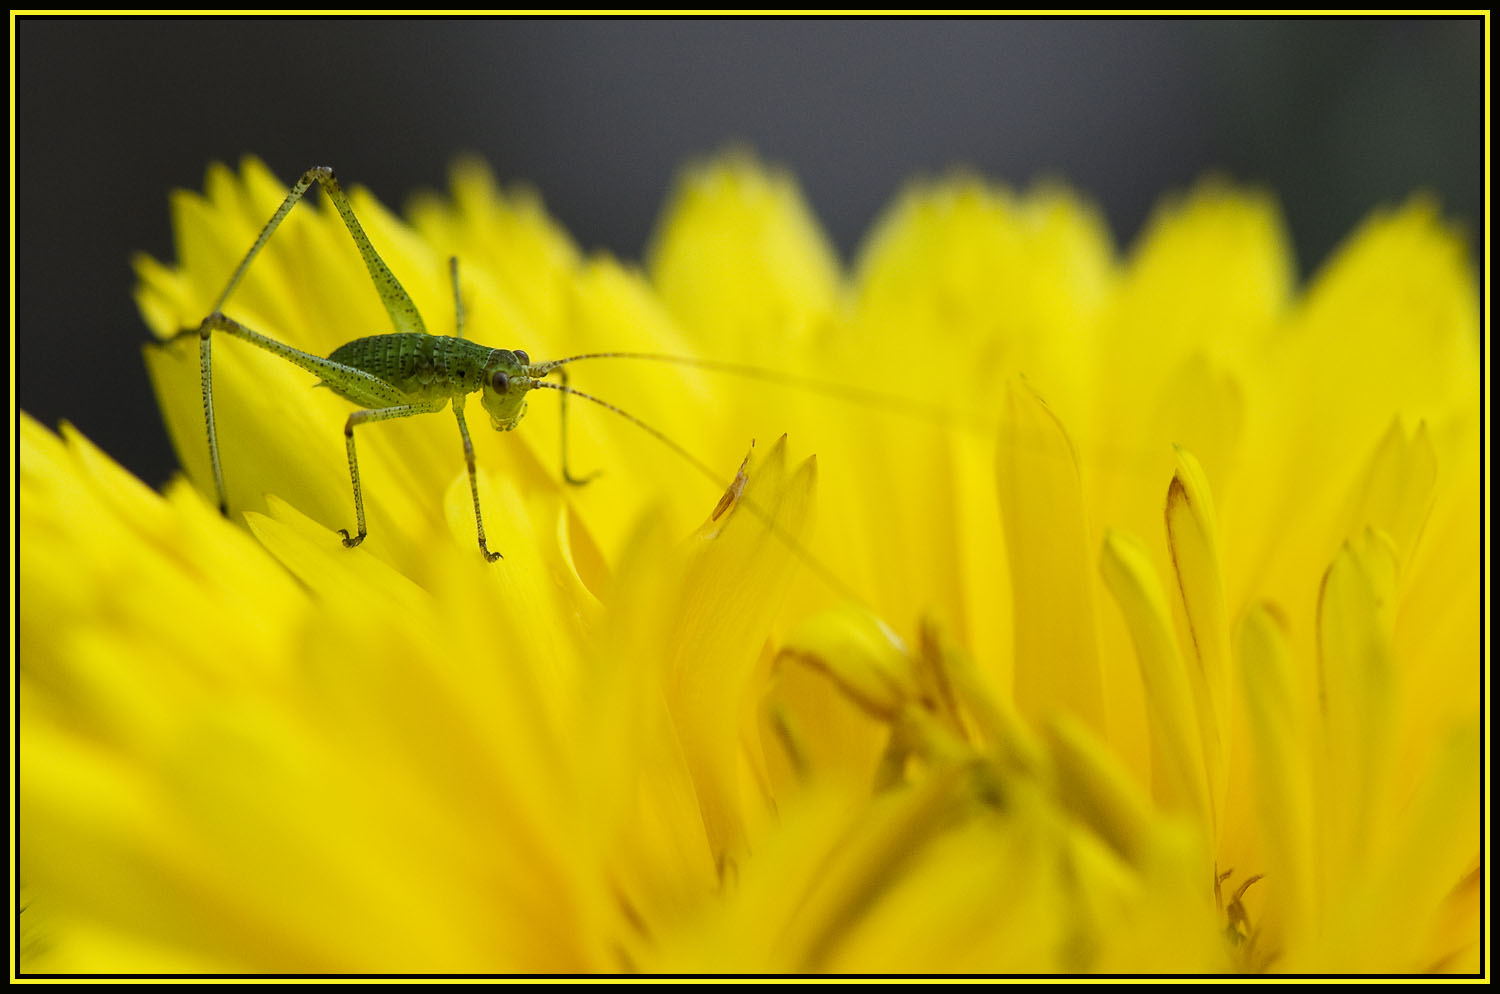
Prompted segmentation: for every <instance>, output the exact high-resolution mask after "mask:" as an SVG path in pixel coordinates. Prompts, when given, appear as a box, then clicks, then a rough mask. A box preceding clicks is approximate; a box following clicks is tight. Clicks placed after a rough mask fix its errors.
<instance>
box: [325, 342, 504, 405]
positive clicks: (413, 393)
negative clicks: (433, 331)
mask: <svg viewBox="0 0 1500 994" xmlns="http://www.w3.org/2000/svg"><path fill="white" fill-rule="evenodd" d="M493 351H494V349H491V348H489V347H488V346H484V345H479V344H477V343H475V342H471V341H468V340H466V339H462V338H452V337H449V336H446V335H419V334H393V335H372V336H370V337H368V338H356V339H355V340H354V341H352V342H349V343H347V344H345V345H340V346H339V347H338V348H337V349H335V350H334V351H333V354H332V355H330V356H329V357H328V358H330V359H332V360H333V361H334V362H338V363H343V364H344V365H346V366H353V367H354V368H356V369H360V370H363V371H364V372H366V373H369V374H370V375H372V376H375V377H378V378H380V379H381V380H384V381H385V382H386V383H389V384H390V385H391V386H393V387H395V388H396V389H398V390H400V391H401V392H402V393H404V394H407V395H408V396H410V397H411V398H412V399H413V400H425V401H437V400H442V399H445V398H448V397H453V396H456V395H459V394H468V393H473V392H474V391H476V390H478V389H479V387H480V383H481V380H482V379H483V376H484V364H485V361H486V359H488V358H489V355H490V353H491V352H493ZM330 386H333V388H334V389H335V390H336V391H337V390H338V387H337V386H336V385H334V384H330Z"/></svg>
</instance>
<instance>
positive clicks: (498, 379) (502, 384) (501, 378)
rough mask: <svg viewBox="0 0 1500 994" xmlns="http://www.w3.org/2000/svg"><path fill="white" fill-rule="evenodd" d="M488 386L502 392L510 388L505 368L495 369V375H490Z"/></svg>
mask: <svg viewBox="0 0 1500 994" xmlns="http://www.w3.org/2000/svg"><path fill="white" fill-rule="evenodd" d="M490 386H492V387H494V388H495V392H496V393H504V392H505V391H507V390H509V389H510V377H509V376H506V375H505V370H503V369H497V370H495V375H493V376H491V377H490Z"/></svg>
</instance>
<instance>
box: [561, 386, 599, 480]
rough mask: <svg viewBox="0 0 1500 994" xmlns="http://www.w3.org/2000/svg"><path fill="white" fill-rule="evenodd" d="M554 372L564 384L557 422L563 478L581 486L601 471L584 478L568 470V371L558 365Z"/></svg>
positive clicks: (595, 471)
mask: <svg viewBox="0 0 1500 994" xmlns="http://www.w3.org/2000/svg"><path fill="white" fill-rule="evenodd" d="M552 372H554V373H556V374H557V378H558V379H559V380H561V381H562V385H563V390H562V397H561V398H560V399H559V401H558V403H559V408H560V409H559V412H558V423H557V434H558V438H559V439H560V440H561V442H562V475H563V480H565V481H566V482H568V483H571V484H572V485H573V486H575V487H581V486H583V485H584V484H586V483H588V482H589V481H590V480H592V479H594V478H595V477H596V476H598V475H599V472H600V471H599V470H597V469H596V470H594V471H593V472H592V473H590V474H589V475H588V476H585V477H583V478H582V479H579V478H577V477H575V476H574V475H573V474H572V473H571V472H569V471H568V371H567V370H566V369H564V368H563V367H561V366H558V367H557V368H556V369H554V370H552Z"/></svg>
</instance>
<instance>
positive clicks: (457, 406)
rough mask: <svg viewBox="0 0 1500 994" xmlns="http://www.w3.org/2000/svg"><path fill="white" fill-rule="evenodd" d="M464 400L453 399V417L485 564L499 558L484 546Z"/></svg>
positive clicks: (477, 487)
mask: <svg viewBox="0 0 1500 994" xmlns="http://www.w3.org/2000/svg"><path fill="white" fill-rule="evenodd" d="M465 399H466V398H464V397H462V396H459V397H454V398H453V416H454V417H456V418H458V433H459V434H460V435H462V436H463V440H464V464H465V465H467V466H468V467H469V493H471V494H472V495H473V496H474V525H475V527H476V528H478V529H479V551H480V552H481V553H483V554H484V558H485V560H486V561H487V562H494V561H495V560H496V559H499V558H500V553H498V552H491V551H490V547H489V546H488V545H487V544H485V539H484V518H483V516H481V515H480V513H479V480H478V478H477V477H476V476H475V474H474V443H473V442H472V441H470V440H469V426H468V424H467V423H466V422H465V421H464V401H465Z"/></svg>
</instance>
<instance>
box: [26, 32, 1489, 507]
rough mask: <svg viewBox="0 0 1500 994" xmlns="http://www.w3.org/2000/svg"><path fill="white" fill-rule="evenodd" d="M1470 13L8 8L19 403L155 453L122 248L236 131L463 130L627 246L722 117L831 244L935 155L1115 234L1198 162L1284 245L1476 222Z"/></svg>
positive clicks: (400, 152)
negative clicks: (233, 16) (11, 19)
mask: <svg viewBox="0 0 1500 994" xmlns="http://www.w3.org/2000/svg"><path fill="white" fill-rule="evenodd" d="M1483 44H1484V42H1483V34H1482V31H1481V23H1480V22H1479V21H1478V20H1477V19H1468V20H1447V21H1420V20H1401V21H1374V20H1339V21H1317V20H1297V21H1277V20H1262V21H1238V20H1200V21H1171V20H1106V21H1100V20H1063V21H1058V20H1019V21H1011V20H1000V21H951V20H950V21H775V20H751V21H739V20H736V21H710V22H703V21H688V22H678V21H561V22H558V21H454V20H435V21H384V20H364V21H327V20H297V21H291V22H288V21H278V20H250V21H244V20H234V21H231V20H217V21H202V20H187V19H178V20H165V21H162V20H119V21H101V20H42V19H29V18H28V19H21V20H20V21H19V22H18V23H17V26H16V36H15V46H16V56H15V72H16V84H15V104H16V139H15V142H16V144H15V162H16V259H15V265H16V325H17V326H16V328H15V334H16V337H17V340H18V343H17V355H18V362H19V369H18V377H17V379H18V382H19V391H20V403H21V406H22V407H23V408H24V409H25V410H27V411H29V412H31V413H32V414H34V415H36V416H38V417H39V418H41V419H42V420H43V421H44V422H46V423H48V424H53V425H55V424H56V422H57V421H58V420H59V419H63V418H66V419H68V420H70V421H72V422H73V423H75V424H76V425H78V426H79V427H80V428H81V429H82V430H83V431H84V432H85V433H87V434H88V435H89V436H90V437H92V438H93V439H94V440H95V441H96V442H98V443H99V444H100V445H102V446H103V447H104V448H105V449H106V450H107V451H108V452H110V453H111V454H112V455H114V456H115V457H116V458H118V459H120V460H121V461H123V462H124V463H125V464H126V465H128V466H130V467H131V468H132V469H134V470H135V471H136V472H138V473H139V474H141V476H142V477H143V478H144V479H145V480H146V481H147V482H148V483H151V484H153V485H159V484H161V483H162V482H164V481H165V480H166V478H167V477H168V475H169V474H170V473H171V471H172V470H173V468H174V467H175V465H176V461H175V458H174V457H173V455H172V453H171V450H170V448H169V446H168V444H167V441H166V436H165V432H164V430H163V429H162V427H161V424H160V420H159V418H158V416H157V413H156V406H155V402H154V400H153V398H152V396H151V392H150V387H149V385H148V383H147V380H146V376H145V372H144V368H143V366H142V363H141V359H140V352H139V349H140V345H141V343H143V342H144V341H145V340H146V338H147V333H146V330H145V328H144V327H143V325H142V324H141V321H140V319H139V317H138V316H137V314H136V311H135V305H134V303H133V302H132V300H131V293H130V291H131V284H132V274H131V271H130V268H129V264H128V260H129V257H130V254H131V253H132V252H134V251H136V250H142V249H144V250H146V251H149V252H150V253H152V254H153V255H156V256H157V257H158V258H163V259H167V258H170V252H171V240H170V231H169V228H168V216H167V205H166V204H167V202H166V197H167V192H168V190H170V189H171V188H173V187H177V186H185V187H193V188H197V187H199V186H200V185H201V183H202V180H203V172H204V167H205V165H206V164H207V163H208V162H209V161H211V160H215V159H218V160H227V161H230V162H237V161H238V160H239V158H240V157H241V155H243V154H244V153H247V152H253V153H255V154H258V155H260V156H261V157H263V158H264V159H266V161H267V162H268V163H269V164H270V165H271V167H272V168H273V169H274V170H276V172H277V173H278V175H280V176H282V177H283V178H285V179H287V180H288V181H290V180H291V178H293V177H295V176H296V175H297V174H298V173H300V172H301V170H303V169H305V168H306V167H307V166H309V165H313V164H323V163H327V164H330V165H333V166H335V167H337V168H338V169H339V171H340V174H341V175H342V176H343V177H344V178H345V180H346V181H349V182H351V183H359V184H364V185H367V186H369V187H371V188H372V189H373V190H374V191H375V192H376V193H377V194H378V195H379V196H380V197H381V198H382V199H383V200H385V201H386V202H387V203H388V204H391V205H392V206H398V207H399V206H400V205H401V204H403V203H404V201H405V200H406V198H407V197H408V196H409V195H410V194H411V193H413V192H414V191H416V190H417V189H419V188H422V187H427V188H434V187H440V186H441V185H442V184H443V183H444V182H445V181H446V176H447V169H448V166H449V164H450V162H451V161H452V159H453V157H454V156H455V155H456V154H457V153H459V152H462V151H474V152H478V153H480V154H482V155H483V156H485V157H486V158H487V159H488V160H489V161H490V162H491V163H492V164H493V165H494V167H495V168H496V170H497V171H498V173H499V175H500V176H501V178H502V179H503V180H507V181H508V180H513V179H524V180H527V181H529V182H531V183H532V184H533V185H534V186H536V187H537V188H538V189H540V190H541V192H542V194H543V196H544V198H545V200H546V202H547V204H548V206H549V207H550V209H551V210H552V212H553V213H554V214H555V215H556V216H557V217H558V218H560V219H561V221H562V222H563V223H564V224H565V225H566V226H567V227H568V229H569V230H570V231H572V233H573V235H574V236H575V238H576V239H577V240H578V241H579V242H580V243H581V244H582V245H583V246H584V247H585V248H594V247H604V248H608V249H611V250H613V251H614V252H616V253H617V254H619V255H622V256H625V257H637V256H638V255H639V254H640V252H641V249H642V246H643V244H644V242H645V239H646V237H647V235H648V233H649V231H650V228H651V224H652V222H653V219H654V218H655V216H656V212H657V210H658V208H659V207H660V205H661V203H662V199H663V197H664V195H665V194H666V192H667V190H668V187H669V185H670V183H671V181H672V179H673V177H674V174H675V172H676V170H677V169H678V167H679V166H680V165H681V164H682V162H683V161H684V159H685V158H687V157H689V156H692V155H695V154H700V153H704V152H709V151H713V150H715V149H718V148H720V147H722V146H723V145H724V144H726V142H728V141H731V140H741V141H745V142H748V143H750V144H751V145H752V146H753V147H754V148H756V149H757V150H758V151H759V152H760V154H761V155H762V156H763V157H765V158H766V159H768V160H771V161H774V162H778V163H781V164H784V165H787V166H789V167H791V168H792V169H793V170H794V171H795V172H796V174H797V175H798V176H799V177H800V179H801V181H802V184H803V187H804V189H805V191H806V193H807V196H808V199H809V201H810V203H811V204H812V206H813V208H814V209H815V210H816V212H817V213H818V215H819V216H820V218H821V219H822V221H823V223H824V224H825V225H826V226H827V228H828V230H829V231H830V232H831V233H832V235H833V237H834V239H835V240H836V242H837V244H838V245H839V247H840V249H841V250H842V251H843V253H844V255H845V258H846V259H847V258H848V256H849V254H850V252H851V251H852V250H853V249H854V247H855V246H857V244H858V240H859V238H860V236H861V234H862V232H864V231H865V229H866V228H867V226H868V225H869V224H870V223H871V221H872V220H873V219H874V217H875V216H876V215H877V213H878V212H879V211H880V209H881V208H882V207H883V206H884V205H885V204H886V203H887V202H888V201H889V200H890V199H891V197H892V196H893V195H894V194H895V193H896V191H897V190H898V189H899V188H900V186H901V184H902V183H903V181H904V180H906V179H908V178H910V177H912V176H913V175H915V174H920V173H924V172H926V173H932V172H936V171H941V170H944V169H945V168H947V167H950V166H953V165H960V164H962V165H968V166H970V167H974V168H977V169H978V170H980V171H981V172H983V173H984V174H985V175H987V176H990V177H992V178H995V179H998V180H1002V181H1006V182H1009V183H1012V184H1025V183H1027V182H1028V181H1030V180H1031V179H1032V178H1034V177H1036V176H1038V175H1040V174H1049V175H1056V176H1061V177H1063V178H1064V179H1066V180H1068V181H1069V182H1071V183H1072V184H1073V185H1074V186H1076V187H1077V188H1078V189H1079V190H1081V191H1082V192H1084V193H1085V194H1087V195H1089V196H1091V197H1093V198H1095V199H1096V200H1097V201H1098V202H1099V203H1100V204H1101V205H1102V206H1103V208H1104V209H1105V211H1106V213H1107V215H1108V217H1109V219H1110V223H1111V226H1112V228H1113V230H1114V232H1115V236H1116V238H1117V239H1119V240H1120V242H1121V243H1122V244H1128V243H1129V240H1130V239H1131V238H1133V236H1134V235H1135V233H1136V232H1137V230H1138V228H1139V227H1140V225H1141V223H1142V221H1143V220H1144V219H1145V218H1146V216H1147V212H1148V211H1149V210H1150V207H1151V205H1152V204H1153V202H1155V201H1156V199H1157V198H1158V197H1159V196H1160V195H1161V194H1162V193H1164V192H1167V191H1169V190H1172V189H1180V188H1182V187H1183V186H1185V185H1187V184H1189V183H1190V182H1192V181H1193V180H1194V179H1195V178H1196V177H1198V176H1199V175H1201V174H1202V173H1203V172H1204V171H1205V170H1209V169H1218V170H1222V171H1225V172H1227V173H1228V174H1229V175H1231V176H1232V177H1234V178H1236V179H1241V180H1251V181H1256V182H1260V183H1264V184H1267V185H1269V186H1270V187H1271V188H1273V189H1274V190H1275V191H1276V192H1277V193H1278V194H1279V196H1280V198H1281V201H1282V203H1283V205H1284V207H1285V209H1286V212H1287V215H1288V217H1289V219H1290V223H1291V227H1292V230H1293V234H1294V236H1295V238H1296V241H1297V246H1298V253H1299V264H1300V268H1301V271H1302V272H1303V273H1307V272H1309V271H1311V270H1314V269H1315V268H1316V266H1317V265H1318V263H1319V262H1320V261H1321V260H1322V259H1323V258H1324V257H1325V256H1326V255H1327V253H1328V252H1329V251H1330V250H1331V249H1332V248H1333V247H1334V246H1335V245H1336V244H1337V242H1338V240H1339V239H1340V238H1341V237H1342V236H1343V235H1345V234H1347V233H1348V232H1349V231H1350V230H1351V229H1352V228H1353V227H1354V226H1355V225H1356V224H1357V223H1358V222H1359V220H1360V218H1361V217H1362V216H1363V215H1364V214H1365V213H1366V212H1367V211H1368V210H1369V209H1370V208H1371V207H1373V206H1375V205H1377V204H1379V203H1382V202H1392V201H1397V200H1400V199H1402V198H1404V197H1406V196H1407V195H1408V194H1409V193H1411V192H1412V191H1413V190H1416V189H1428V190H1432V191H1434V192H1435V193H1437V194H1438V196H1439V197H1440V198H1441V201H1442V203H1443V206H1444V208H1445V210H1446V211H1447V212H1448V213H1449V214H1450V215H1451V216H1454V217H1456V218H1458V219H1460V220H1462V221H1464V222H1466V223H1467V224H1468V225H1469V226H1470V231H1471V233H1472V241H1473V244H1474V246H1475V248H1476V251H1477V250H1478V248H1479V234H1478V233H1479V232H1480V230H1481V222H1482V215H1481V212H1482V209H1483V206H1482V205H1483V182H1484V158H1483V137H1482V136H1483V123H1484V122H1483V113H1484V112H1483V76H1482V68H1483V57H1484V52H1483ZM247 247H248V246H247Z"/></svg>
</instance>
